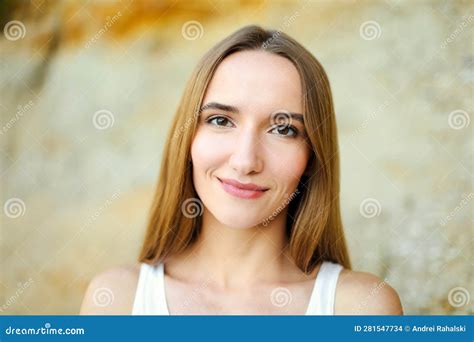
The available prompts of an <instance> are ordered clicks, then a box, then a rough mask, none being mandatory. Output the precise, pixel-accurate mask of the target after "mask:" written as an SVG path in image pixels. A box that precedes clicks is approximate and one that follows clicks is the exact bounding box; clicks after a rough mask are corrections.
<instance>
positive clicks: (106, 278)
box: [80, 263, 140, 315]
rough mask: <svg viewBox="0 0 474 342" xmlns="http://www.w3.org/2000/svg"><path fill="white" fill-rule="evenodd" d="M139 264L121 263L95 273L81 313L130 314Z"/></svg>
mask: <svg viewBox="0 0 474 342" xmlns="http://www.w3.org/2000/svg"><path fill="white" fill-rule="evenodd" d="M139 274H140V264H138V263H137V264H133V265H122V266H116V267H113V268H111V269H108V270H106V271H104V272H101V273H99V274H97V275H96V276H95V277H94V278H93V279H92V280H91V282H90V283H89V286H88V287H87V290H86V293H85V295H84V299H83V301H82V305H81V310H80V314H81V315H130V314H131V312H132V308H133V301H134V299H135V292H136V289H137V284H138V276H139Z"/></svg>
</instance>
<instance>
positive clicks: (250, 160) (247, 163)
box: [229, 130, 263, 175]
mask: <svg viewBox="0 0 474 342" xmlns="http://www.w3.org/2000/svg"><path fill="white" fill-rule="evenodd" d="M259 145H260V142H259V139H258V137H257V134H255V133H253V132H252V131H250V130H248V131H243V132H241V134H239V137H238V139H237V141H236V142H235V147H234V149H233V151H232V154H231V156H230V158H229V165H230V167H231V168H233V169H234V170H235V171H236V172H238V173H239V174H241V175H248V174H253V173H258V172H261V171H262V168H263V161H262V159H261V158H260V151H259V149H260V147H259Z"/></svg>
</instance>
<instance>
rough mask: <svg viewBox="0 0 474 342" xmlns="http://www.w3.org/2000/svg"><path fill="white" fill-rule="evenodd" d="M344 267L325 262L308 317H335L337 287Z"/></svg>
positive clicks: (309, 307) (315, 287) (313, 294)
mask: <svg viewBox="0 0 474 342" xmlns="http://www.w3.org/2000/svg"><path fill="white" fill-rule="evenodd" d="M342 269H343V267H342V265H340V264H337V263H333V262H331V261H323V263H322V264H321V267H320V268H319V271H318V274H317V276H316V280H315V283H314V287H313V292H312V293H311V297H310V300H309V304H308V308H307V310H306V315H334V303H335V297H336V286H337V280H338V279H339V274H340V272H341V271H342Z"/></svg>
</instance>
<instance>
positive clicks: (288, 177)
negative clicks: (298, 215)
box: [267, 145, 310, 189]
mask: <svg viewBox="0 0 474 342" xmlns="http://www.w3.org/2000/svg"><path fill="white" fill-rule="evenodd" d="M309 155H310V151H309V148H308V147H307V146H306V145H300V146H298V147H296V146H293V147H292V148H288V149H281V150H280V151H279V153H278V154H272V155H271V158H270V159H269V160H268V163H267V168H268V171H269V172H270V173H271V174H272V175H273V177H275V179H277V180H278V182H279V183H280V184H281V185H282V186H283V187H284V188H287V189H288V188H292V189H294V188H295V187H296V186H297V185H298V183H299V181H300V178H301V176H302V175H303V173H304V171H305V169H306V166H307V163H308V160H309Z"/></svg>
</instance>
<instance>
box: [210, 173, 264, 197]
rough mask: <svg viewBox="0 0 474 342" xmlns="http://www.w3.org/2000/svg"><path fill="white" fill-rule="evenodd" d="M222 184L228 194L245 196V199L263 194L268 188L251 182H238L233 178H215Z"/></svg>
mask: <svg viewBox="0 0 474 342" xmlns="http://www.w3.org/2000/svg"><path fill="white" fill-rule="evenodd" d="M217 179H218V180H219V181H220V182H221V185H222V188H223V189H224V190H225V191H226V192H227V193H229V194H231V195H233V196H235V197H239V198H247V199H254V198H259V197H261V196H263V194H264V193H265V192H266V191H267V190H268V188H266V187H263V186H259V185H257V184H253V183H247V184H244V183H240V182H239V181H237V180H234V179H226V178H222V179H221V178H217Z"/></svg>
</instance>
